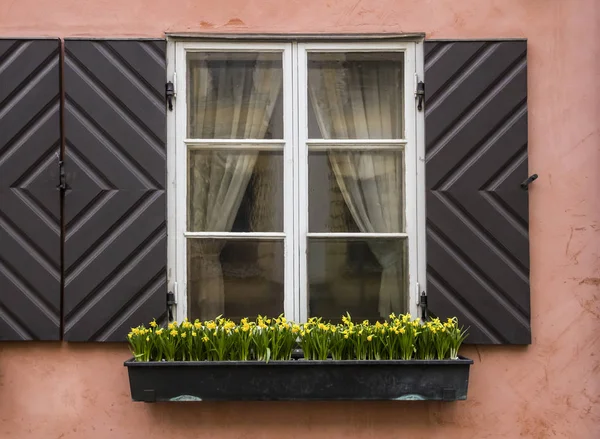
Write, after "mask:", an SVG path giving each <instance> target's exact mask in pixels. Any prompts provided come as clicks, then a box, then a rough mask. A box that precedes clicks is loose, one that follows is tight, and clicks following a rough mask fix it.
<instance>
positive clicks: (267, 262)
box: [187, 239, 284, 320]
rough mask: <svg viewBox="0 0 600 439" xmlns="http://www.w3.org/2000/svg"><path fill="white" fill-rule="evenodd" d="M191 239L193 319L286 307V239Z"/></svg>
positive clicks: (238, 316)
mask: <svg viewBox="0 0 600 439" xmlns="http://www.w3.org/2000/svg"><path fill="white" fill-rule="evenodd" d="M187 245H188V284H187V295H188V314H189V318H190V319H192V320H194V319H200V320H207V319H214V318H215V317H217V316H218V315H224V316H225V317H228V318H231V319H234V320H239V319H241V318H242V317H252V318H254V317H256V316H257V315H258V314H261V315H269V316H278V315H279V314H281V313H282V312H283V282H284V281H283V273H284V264H283V260H284V258H283V241H260V240H252V241H249V240H244V241H241V240H229V241H227V240H222V239H221V240H219V239H188V240H187Z"/></svg>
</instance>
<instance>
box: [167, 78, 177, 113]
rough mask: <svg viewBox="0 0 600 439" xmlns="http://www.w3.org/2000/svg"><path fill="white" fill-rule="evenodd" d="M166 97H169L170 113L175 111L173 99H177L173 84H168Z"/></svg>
mask: <svg viewBox="0 0 600 439" xmlns="http://www.w3.org/2000/svg"><path fill="white" fill-rule="evenodd" d="M165 96H166V97H167V105H168V106H169V111H173V98H174V97H175V85H174V84H173V82H171V81H169V82H167V84H166V86H165Z"/></svg>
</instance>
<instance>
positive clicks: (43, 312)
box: [0, 39, 61, 340]
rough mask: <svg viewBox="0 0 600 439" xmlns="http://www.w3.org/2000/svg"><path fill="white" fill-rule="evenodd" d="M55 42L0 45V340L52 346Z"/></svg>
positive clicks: (56, 267) (55, 308)
mask: <svg viewBox="0 0 600 439" xmlns="http://www.w3.org/2000/svg"><path fill="white" fill-rule="evenodd" d="M59 63H60V41H59V40H58V39H46V40H30V39H11V40H9V39H2V40H0V340H58V339H59V338H60V281H61V279H60V278H61V275H60V239H61V236H60V235H61V227H60V191H59V190H58V189H57V187H56V186H57V184H58V178H59V176H58V157H59V153H60V81H59V67H60V66H59Z"/></svg>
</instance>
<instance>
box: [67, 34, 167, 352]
mask: <svg viewBox="0 0 600 439" xmlns="http://www.w3.org/2000/svg"><path fill="white" fill-rule="evenodd" d="M165 50H166V42H165V41H164V40H131V39H128V40H75V39H73V40H66V41H65V69H64V84H65V93H66V96H65V99H66V102H65V137H66V149H65V170H66V178H67V185H68V186H69V189H68V190H67V191H66V194H65V201H64V214H65V243H64V264H65V285H64V317H65V327H64V338H65V340H68V341H91V340H93V341H123V340H125V336H126V334H127V332H128V331H129V328H130V327H132V326H136V325H138V324H140V323H144V322H148V321H149V320H151V319H152V318H157V319H160V318H162V317H164V315H165V313H166V293H167V291H166V262H167V251H166V197H165V179H166V146H165V143H166V108H165V98H164V95H165V82H166V62H165Z"/></svg>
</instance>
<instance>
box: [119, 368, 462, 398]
mask: <svg viewBox="0 0 600 439" xmlns="http://www.w3.org/2000/svg"><path fill="white" fill-rule="evenodd" d="M471 364H473V361H472V360H470V359H468V358H463V357H461V358H460V359H458V360H432V361H428V360H410V361H400V360H398V361H396V360H382V361H369V360H367V361H333V360H327V361H307V360H291V361H271V362H269V363H264V362H258V361H222V362H216V361H200V362H191V361H174V362H148V363H143V362H135V361H132V360H129V361H126V362H125V366H126V367H127V369H128V372H129V384H130V387H131V397H132V399H133V400H134V401H144V402H156V401H219V400H220V401H223V400H229V401H232V400H261V401H268V400H274V401H282V400H290V401H294V400H296V401H299V400H440V401H455V400H464V399H467V387H468V383H469V367H470V365H471Z"/></svg>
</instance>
